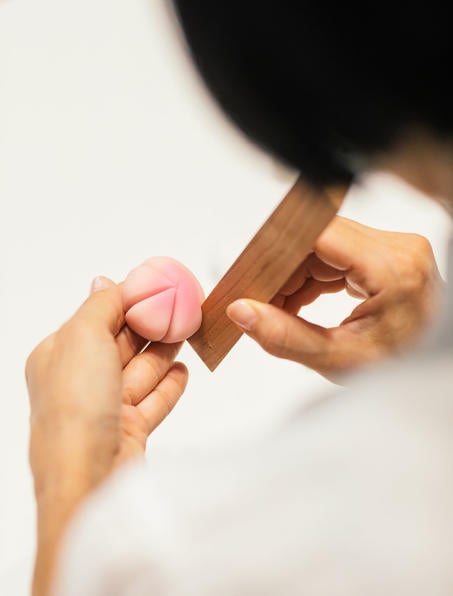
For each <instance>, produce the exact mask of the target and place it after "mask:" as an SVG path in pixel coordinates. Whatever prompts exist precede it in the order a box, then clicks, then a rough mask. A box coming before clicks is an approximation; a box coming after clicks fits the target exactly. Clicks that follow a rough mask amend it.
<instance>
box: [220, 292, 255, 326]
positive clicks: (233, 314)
mask: <svg viewBox="0 0 453 596" xmlns="http://www.w3.org/2000/svg"><path fill="white" fill-rule="evenodd" d="M250 302H251V301H250V300H244V299H241V300H236V301H235V302H232V303H231V304H230V305H229V306H228V307H227V309H226V314H227V316H228V317H229V318H230V319H231V320H232V321H233V323H235V324H236V325H238V326H239V327H241V329H244V330H245V331H252V329H253V327H254V326H255V324H256V321H257V319H258V313H257V312H256V310H255V309H254V308H253V306H252V305H251V303H250Z"/></svg>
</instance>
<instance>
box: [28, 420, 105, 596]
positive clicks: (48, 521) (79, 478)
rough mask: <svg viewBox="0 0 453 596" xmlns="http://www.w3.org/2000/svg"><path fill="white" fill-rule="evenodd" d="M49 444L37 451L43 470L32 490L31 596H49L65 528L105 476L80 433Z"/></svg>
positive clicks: (70, 434)
mask: <svg viewBox="0 0 453 596" xmlns="http://www.w3.org/2000/svg"><path fill="white" fill-rule="evenodd" d="M79 430H80V429H79ZM65 434H66V433H65ZM49 443H50V442H48V445H49V446H48V448H47V449H44V450H42V449H41V450H40V452H41V458H42V460H43V462H45V463H43V465H45V468H46V469H45V473H43V475H42V476H43V477H44V480H43V481H41V482H40V483H39V484H38V485H37V486H36V487H35V488H36V505H37V551H36V561H35V571H34V578H33V596H49V595H50V594H51V593H52V592H51V590H52V584H53V579H54V576H55V571H56V567H57V564H58V557H59V554H60V549H61V543H62V539H63V536H64V533H65V530H66V528H67V525H68V523H69V521H70V520H71V518H72V516H73V514H74V513H75V511H76V510H77V509H78V507H79V506H80V504H81V502H82V501H83V500H84V499H85V498H86V496H87V495H89V494H90V493H91V492H92V491H93V490H94V489H95V488H96V486H97V485H98V484H99V482H100V481H101V480H102V479H103V478H104V477H105V474H106V473H107V470H106V469H105V467H104V466H103V465H100V461H99V459H97V458H96V456H95V455H94V454H93V451H92V450H91V448H90V449H87V444H89V443H91V441H89V440H88V437H86V436H84V434H83V433H81V432H77V433H76V435H73V434H72V433H67V435H66V438H65V440H64V441H62V440H55V437H53V440H52V441H51V444H49ZM41 446H42V445H41ZM101 459H102V458H101Z"/></svg>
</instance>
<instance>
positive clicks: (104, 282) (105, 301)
mask: <svg viewBox="0 0 453 596" xmlns="http://www.w3.org/2000/svg"><path fill="white" fill-rule="evenodd" d="M75 318H76V319H78V320H84V321H85V322H87V323H88V324H89V325H90V327H92V328H97V329H104V330H107V331H109V332H110V333H112V334H113V335H117V334H118V333H119V331H120V329H121V327H122V326H123V325H124V311H123V302H122V298H121V287H120V286H119V285H117V284H116V283H115V282H113V281H112V280H111V279H109V278H107V277H103V276H99V277H96V278H95V279H94V280H93V282H92V284H91V290H90V296H89V297H88V298H87V300H85V302H84V303H83V304H82V306H81V307H80V308H79V310H78V311H77V313H76V315H75Z"/></svg>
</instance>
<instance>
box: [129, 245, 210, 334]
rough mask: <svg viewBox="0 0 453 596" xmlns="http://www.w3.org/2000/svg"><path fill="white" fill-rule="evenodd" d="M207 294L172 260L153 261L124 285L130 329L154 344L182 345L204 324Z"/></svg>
mask: <svg viewBox="0 0 453 596" xmlns="http://www.w3.org/2000/svg"><path fill="white" fill-rule="evenodd" d="M203 298H204V296H203V290H202V288H201V286H200V284H199V282H198V280H197V279H196V277H195V276H194V275H193V273H192V272H191V271H189V270H188V269H187V268H186V267H184V265H182V264H181V263H179V262H178V261H176V260H175V259H171V258H170V257H152V258H150V259H147V260H146V261H145V262H144V263H142V264H141V265H139V266H138V267H136V268H135V269H133V270H132V271H131V272H130V273H129V275H128V276H127V278H126V280H125V282H124V284H123V307H124V311H125V313H126V322H127V324H128V326H129V327H130V328H131V329H132V330H133V331H135V332H136V333H138V334H139V335H141V336H142V337H144V338H145V339H148V340H150V341H160V342H164V343H173V342H179V341H183V340H185V339H187V338H188V337H190V336H191V335H193V334H194V333H195V331H197V329H198V328H199V326H200V324H201V303H202V302H203Z"/></svg>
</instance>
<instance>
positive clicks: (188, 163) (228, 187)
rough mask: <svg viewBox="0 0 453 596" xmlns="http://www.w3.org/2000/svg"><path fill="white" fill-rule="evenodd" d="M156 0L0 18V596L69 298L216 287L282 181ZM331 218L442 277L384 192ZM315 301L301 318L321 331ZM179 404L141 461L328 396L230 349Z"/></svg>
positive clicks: (284, 366)
mask: <svg viewBox="0 0 453 596" xmlns="http://www.w3.org/2000/svg"><path fill="white" fill-rule="evenodd" d="M164 5H165V2H164V1H163V0H128V1H127V2H126V1H125V0H79V1H78V2H61V0H39V2H36V0H6V1H2V2H0V201H1V205H2V217H1V220H0V259H1V267H0V307H1V312H2V315H3V321H2V332H1V340H2V341H1V348H0V350H1V354H0V356H1V357H0V362H1V370H2V384H1V400H2V402H1V403H2V408H1V415H0V442H1V443H0V471H1V492H0V592H1V593H2V594H8V595H13V596H15V595H19V594H26V593H27V591H28V584H29V579H30V571H31V561H32V554H33V540H34V536H33V532H34V523H35V521H34V510H33V499H32V485H31V480H30V475H29V472H28V465H27V434H28V430H27V426H28V420H27V417H28V406H27V396H26V390H25V386H24V381H23V367H24V361H25V358H26V355H27V354H28V353H29V352H30V350H31V349H32V348H33V347H34V345H35V344H36V343H37V342H38V341H40V340H41V339H42V338H43V337H44V336H45V335H47V334H48V333H50V332H51V331H52V330H54V329H55V328H56V327H57V326H58V325H59V324H60V323H61V322H62V321H63V320H65V318H67V317H68V316H69V315H70V313H71V312H72V311H73V310H74V309H75V308H76V306H77V305H78V304H79V303H80V302H81V301H82V300H83V299H84V297H85V295H86V293H87V291H88V287H89V284H90V282H91V279H92V278H93V277H94V276H96V275H98V274H104V275H108V276H110V277H112V278H113V279H115V280H120V279H122V278H124V276H125V274H126V273H127V272H128V270H129V269H130V268H132V267H133V266H135V265H137V264H138V263H140V262H141V261H143V260H144V259H145V258H146V257H148V256H151V255H162V254H163V255H171V256H173V257H175V258H178V259H180V260H181V261H183V262H184V263H185V264H186V265H187V266H188V267H189V268H191V269H192V270H193V271H194V273H195V274H196V275H197V276H198V277H199V279H200V281H201V282H202V284H203V286H204V288H205V290H206V291H209V289H210V288H211V287H212V286H213V285H214V284H215V283H216V281H217V280H218V278H219V277H220V276H221V275H222V274H223V273H224V271H225V269H226V268H227V267H228V266H229V265H230V264H231V262H232V261H233V260H234V258H235V257H236V256H237V254H238V253H239V252H240V250H241V249H242V248H243V246H244V245H245V243H246V242H247V241H248V240H249V238H250V237H251V235H252V234H253V233H254V232H255V231H256V229H257V227H258V226H259V225H260V224H261V223H262V221H263V220H264V219H265V218H266V217H267V215H268V214H269V212H270V211H271V209H273V207H274V206H275V205H276V204H277V202H278V201H279V200H280V199H281V197H282V196H283V195H284V194H285V192H286V190H287V189H288V188H289V186H290V184H291V183H292V181H293V180H294V177H295V173H294V172H291V171H289V170H286V169H285V168H284V167H282V166H279V165H278V164H276V163H275V162H274V161H272V160H271V159H270V158H268V157H267V156H265V155H263V154H262V153H261V152H260V151H258V150H257V149H255V148H254V147H252V146H251V145H250V144H249V143H248V142H247V141H245V140H244V139H243V138H242V136H241V135H240V134H239V133H237V132H236V131H235V130H233V129H232V127H231V126H230V125H229V124H228V123H226V122H225V120H224V119H223V117H221V116H220V114H219V113H218V110H217V108H216V107H215V106H213V104H212V102H211V100H210V99H208V98H207V96H206V93H205V91H204V89H203V88H202V87H201V85H200V84H199V81H198V79H197V77H196V76H195V75H194V73H193V70H192V67H191V65H190V61H189V60H188V58H187V56H186V55H185V54H184V49H183V47H182V44H181V42H180V41H179V40H178V39H177V35H176V33H175V30H174V28H173V26H172V23H171V21H170V20H169V18H168V14H167V11H166V9H165V6H164ZM343 213H344V214H345V215H347V216H350V217H352V218H354V219H357V220H358V221H362V222H364V223H367V224H369V225H373V226H375V227H381V228H384V229H392V230H401V231H410V232H418V233H421V234H424V235H426V236H428V237H429V238H430V239H431V241H432V242H433V245H434V249H435V252H436V254H437V257H438V260H439V265H440V267H441V270H442V271H444V270H445V239H446V236H447V233H448V230H449V224H448V221H447V218H446V217H445V215H444V214H443V212H442V211H441V209H440V208H439V207H437V206H436V205H433V204H431V203H430V202H429V201H427V199H425V198H424V197H422V196H421V195H419V194H417V193H415V192H413V191H412V190H411V189H409V188H408V187H407V186H405V185H404V184H402V183H401V182H398V181H397V180H396V179H393V178H392V177H390V176H387V175H382V174H377V175H374V176H372V177H371V178H370V179H369V180H368V181H367V183H366V184H365V186H364V188H362V189H356V190H354V191H353V193H352V194H351V196H350V197H349V199H348V201H347V203H346V205H345V207H344V209H343ZM350 308H351V299H350V298H348V297H347V296H344V297H343V296H341V297H340V296H328V297H325V298H323V299H322V300H320V302H319V304H316V305H315V306H312V307H310V308H307V309H306V310H305V313H304V314H305V316H307V318H311V319H312V320H315V321H316V322H318V323H320V324H329V325H330V324H335V323H338V322H339V321H341V319H342V318H343V317H344V316H345V315H346V314H347V312H348V309H350ZM182 359H183V360H185V361H186V362H187V363H188V365H189V367H190V370H191V382H190V385H189V388H188V390H187V392H186V394H185V396H184V398H183V399H182V401H181V403H180V404H179V405H178V407H177V408H176V410H175V412H174V414H172V416H171V417H170V418H169V419H168V420H167V421H166V422H165V423H164V424H163V425H162V427H161V428H159V429H158V431H157V432H156V433H155V435H154V436H153V438H152V440H151V441H150V446H149V452H150V455H151V456H152V457H158V456H159V452H162V451H163V450H172V451H174V450H184V451H187V450H190V449H192V450H194V451H196V450H198V449H210V450H212V449H214V448H215V447H216V445H221V444H222V443H225V442H228V441H246V440H252V439H253V437H256V436H257V434H261V433H264V432H267V431H268V430H269V429H271V428H273V427H274V426H275V425H276V424H278V423H279V421H280V420H282V419H283V418H284V417H285V416H286V415H287V414H288V413H289V412H291V411H292V409H293V408H294V407H296V406H297V405H299V404H300V403H301V401H302V402H304V401H309V400H312V399H315V398H316V396H318V395H319V394H320V393H323V392H325V391H326V390H327V391H330V390H332V386H331V385H330V384H329V383H327V382H326V381H324V380H323V379H321V378H320V377H318V376H317V375H316V374H314V373H312V372H310V371H308V370H305V369H303V368H301V367H299V366H297V365H295V364H292V363H289V362H283V361H278V360H276V359H273V358H271V357H269V356H267V355H266V354H264V353H262V352H261V351H260V350H259V349H258V348H257V347H256V346H255V345H254V344H253V343H252V342H251V341H250V340H248V339H247V338H244V339H242V340H241V342H240V343H239V344H238V345H237V347H236V348H235V349H234V351H233V352H232V353H231V355H230V356H229V357H228V359H227V360H226V361H225V362H224V363H223V364H222V366H221V367H220V368H219V369H218V371H217V372H216V373H215V374H211V373H209V372H208V371H207V369H205V368H204V366H203V365H202V363H201V362H200V361H199V360H198V359H197V357H196V356H195V355H194V354H193V353H192V352H191V350H190V348H188V347H185V348H184V349H183V353H182Z"/></svg>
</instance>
